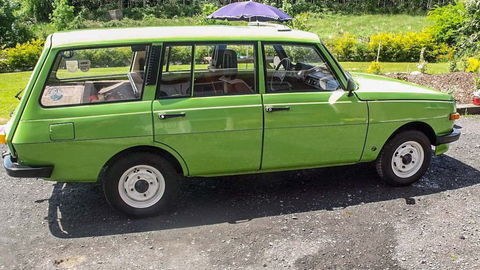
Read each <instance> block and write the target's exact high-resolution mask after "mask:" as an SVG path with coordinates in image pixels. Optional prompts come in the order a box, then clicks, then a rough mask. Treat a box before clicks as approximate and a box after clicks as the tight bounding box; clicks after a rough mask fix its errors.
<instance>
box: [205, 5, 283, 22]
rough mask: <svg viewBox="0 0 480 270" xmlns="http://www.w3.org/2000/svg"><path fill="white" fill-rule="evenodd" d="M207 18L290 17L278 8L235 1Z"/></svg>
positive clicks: (254, 19) (264, 19)
mask: <svg viewBox="0 0 480 270" xmlns="http://www.w3.org/2000/svg"><path fill="white" fill-rule="evenodd" d="M207 18H209V19H220V20H228V21H261V22H266V21H288V20H291V19H292V17H290V16H288V15H287V14H286V13H285V12H283V11H281V10H280V9H278V8H275V7H272V6H269V5H265V4H261V3H257V2H254V1H247V2H236V3H232V4H229V5H226V6H224V7H222V8H219V9H218V10H217V11H215V12H213V13H212V14H210V15H208V16H207Z"/></svg>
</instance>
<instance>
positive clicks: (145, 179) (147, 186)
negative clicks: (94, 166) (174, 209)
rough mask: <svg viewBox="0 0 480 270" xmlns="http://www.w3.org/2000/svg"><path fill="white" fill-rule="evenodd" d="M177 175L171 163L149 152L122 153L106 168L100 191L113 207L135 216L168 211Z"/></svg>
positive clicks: (176, 183) (174, 192)
mask: <svg viewBox="0 0 480 270" xmlns="http://www.w3.org/2000/svg"><path fill="white" fill-rule="evenodd" d="M179 177H180V176H179V175H178V173H177V172H176V171H175V169H174V168H173V167H172V166H171V164H170V163H169V162H168V161H167V160H165V159H164V158H162V157H161V156H158V155H155V154H152V153H135V154H131V155H127V156H124V157H123V158H121V159H119V160H117V161H116V162H114V164H113V165H112V166H111V167H110V168H108V169H107V171H106V175H105V178H104V179H103V190H104V193H105V198H106V199H107V201H108V203H109V204H110V205H111V206H112V207H113V208H115V209H117V210H119V211H121V212H123V213H125V214H127V215H129V216H136V217H145V216H151V215H155V214H158V213H160V212H164V211H167V210H169V208H170V207H171V205H172V203H173V201H174V200H175V197H176V193H177V187H178V182H179Z"/></svg>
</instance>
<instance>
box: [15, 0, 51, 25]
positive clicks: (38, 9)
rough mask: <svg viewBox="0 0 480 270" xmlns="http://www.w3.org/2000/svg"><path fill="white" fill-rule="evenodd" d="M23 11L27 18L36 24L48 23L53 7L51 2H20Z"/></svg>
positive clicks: (49, 0)
mask: <svg viewBox="0 0 480 270" xmlns="http://www.w3.org/2000/svg"><path fill="white" fill-rule="evenodd" d="M19 3H20V5H21V7H22V8H21V11H22V13H23V15H24V16H25V17H26V18H31V19H33V20H34V21H36V22H48V20H49V19H50V17H49V16H50V13H51V12H52V9H53V6H52V1H51V0H19Z"/></svg>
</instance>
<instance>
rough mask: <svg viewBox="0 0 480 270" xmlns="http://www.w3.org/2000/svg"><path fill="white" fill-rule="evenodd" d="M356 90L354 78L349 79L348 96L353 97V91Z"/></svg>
mask: <svg viewBox="0 0 480 270" xmlns="http://www.w3.org/2000/svg"><path fill="white" fill-rule="evenodd" d="M355 90H357V84H356V83H355V81H354V80H353V79H352V77H349V78H348V80H347V91H348V96H349V97H351V96H352V95H353V91H355Z"/></svg>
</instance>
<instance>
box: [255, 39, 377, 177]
mask: <svg viewBox="0 0 480 270" xmlns="http://www.w3.org/2000/svg"><path fill="white" fill-rule="evenodd" d="M263 51H264V61H265V62H264V63H265V89H266V93H265V94H264V96H263V101H264V110H265V131H264V132H265V134H264V152H263V159H262V169H264V170H272V169H281V168H307V167H317V166H323V165H330V164H332V165H333V164H346V163H352V162H356V161H358V160H360V157H361V154H362V151H363V145H364V142H365V136H366V132H367V124H368V123H367V119H368V111H367V104H366V103H365V102H362V101H360V100H359V99H358V98H357V97H356V96H355V95H351V96H349V95H348V93H347V92H345V91H343V90H342V85H341V83H340V80H339V79H338V77H337V76H338V74H335V73H334V72H332V66H331V65H329V64H328V63H327V62H326V61H325V60H324V59H325V58H326V57H325V54H323V53H322V51H321V50H320V48H319V47H318V46H317V45H316V44H295V43H289V44H287V43H265V44H263Z"/></svg>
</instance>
